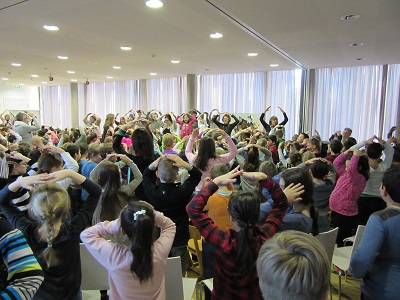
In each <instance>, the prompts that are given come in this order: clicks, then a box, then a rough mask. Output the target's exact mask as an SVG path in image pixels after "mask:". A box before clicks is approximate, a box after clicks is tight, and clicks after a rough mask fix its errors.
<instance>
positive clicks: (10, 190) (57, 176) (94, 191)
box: [0, 170, 101, 300]
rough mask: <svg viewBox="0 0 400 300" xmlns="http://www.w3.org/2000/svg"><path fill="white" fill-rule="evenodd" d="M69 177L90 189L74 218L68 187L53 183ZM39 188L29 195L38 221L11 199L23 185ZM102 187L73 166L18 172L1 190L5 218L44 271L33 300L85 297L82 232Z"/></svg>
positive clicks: (2, 209) (1, 205)
mask: <svg viewBox="0 0 400 300" xmlns="http://www.w3.org/2000/svg"><path fill="white" fill-rule="evenodd" d="M67 177H69V178H71V179H72V180H74V181H75V182H76V183H78V184H80V185H82V187H83V188H85V189H86V190H87V191H88V192H89V196H88V198H87V200H86V202H85V203H84V204H83V205H82V207H81V208H80V209H79V211H78V213H77V215H76V216H75V217H74V218H72V220H71V221H66V220H67V216H68V215H69V209H70V206H71V202H70V199H69V196H68V192H67V191H66V189H65V188H63V187H62V186H60V185H58V184H56V183H53V182H57V181H59V180H63V179H65V178H67ZM34 187H35V190H34V192H33V194H32V197H31V212H32V217H33V218H34V221H32V220H31V219H28V218H27V217H26V216H25V215H24V213H23V212H21V211H19V210H18V208H17V207H16V206H15V205H14V204H12V203H11V202H10V201H11V199H12V198H13V195H14V193H15V192H17V191H18V190H19V189H20V188H26V189H30V190H33V189H34ZM100 194H101V187H100V186H98V185H97V184H96V183H94V182H93V181H91V180H90V179H86V178H85V177H84V176H82V175H80V174H78V173H76V172H74V171H71V170H61V171H57V172H54V173H52V174H40V175H35V176H27V177H20V178H18V180H17V181H15V182H13V183H11V184H10V185H8V186H6V187H5V188H3V189H2V190H1V191H0V209H1V211H2V212H3V214H4V215H5V217H6V219H7V221H8V222H9V223H10V224H11V225H12V226H13V227H14V228H18V229H19V230H21V232H22V233H23V234H24V236H25V238H26V239H27V241H28V244H29V246H30V247H31V248H32V251H33V253H34V254H35V256H36V258H37V259H38V261H39V264H40V266H41V267H42V269H43V272H44V281H43V283H42V285H41V286H40V288H39V290H38V292H37V293H36V295H35V299H38V300H42V299H45V300H47V299H57V300H75V299H77V300H78V299H81V297H82V295H81V290H80V286H81V277H82V272H81V261H80V254H79V242H80V240H79V235H80V233H81V232H82V231H83V230H84V229H85V228H86V227H87V226H89V225H90V221H91V218H92V215H93V212H94V210H95V208H96V205H97V202H98V200H99V197H100Z"/></svg>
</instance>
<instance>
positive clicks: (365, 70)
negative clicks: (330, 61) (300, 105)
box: [305, 66, 383, 140]
mask: <svg viewBox="0 0 400 300" xmlns="http://www.w3.org/2000/svg"><path fill="white" fill-rule="evenodd" d="M382 71H383V66H367V67H351V68H326V69H317V70H315V92H314V95H315V99H314V108H313V109H314V114H313V122H312V124H313V126H312V127H313V128H312V130H314V129H317V130H318V131H319V132H320V134H321V137H322V139H323V140H327V139H328V138H329V137H330V135H331V134H333V133H334V132H335V131H337V130H343V129H344V128H345V127H349V128H351V129H352V130H353V134H352V136H353V137H355V138H356V139H357V140H363V139H367V138H369V137H371V136H372V135H374V134H378V133H377V130H378V128H379V122H380V121H381V118H380V115H379V111H380V105H381V89H382ZM305 109H307V108H305Z"/></svg>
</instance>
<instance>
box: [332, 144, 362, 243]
mask: <svg viewBox="0 0 400 300" xmlns="http://www.w3.org/2000/svg"><path fill="white" fill-rule="evenodd" d="M350 152H353V156H352V157H351V159H350V160H348V154H349V153H350ZM333 165H334V166H335V168H336V171H337V174H338V175H339V176H340V177H339V180H338V181H337V183H336V186H335V188H334V190H333V191H332V194H331V196H330V198H329V207H330V209H331V210H332V213H331V226H333V227H339V232H338V235H337V239H336V243H337V244H338V246H339V247H341V246H343V239H345V238H347V237H349V236H351V232H352V228H353V225H355V221H356V217H357V214H358V206H357V199H358V198H359V197H360V195H361V193H362V192H363V190H364V188H365V185H366V184H367V180H368V178H369V165H368V158H367V156H365V155H363V153H362V151H360V150H357V149H355V150H352V149H349V150H347V151H346V152H344V153H341V154H340V155H339V156H338V157H337V158H336V159H335V160H334V162H333Z"/></svg>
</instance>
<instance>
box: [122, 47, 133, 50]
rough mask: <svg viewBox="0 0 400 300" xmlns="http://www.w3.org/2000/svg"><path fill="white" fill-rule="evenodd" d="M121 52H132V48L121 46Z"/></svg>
mask: <svg viewBox="0 0 400 300" xmlns="http://www.w3.org/2000/svg"><path fill="white" fill-rule="evenodd" d="M121 50H124V51H130V50H132V47H129V46H121Z"/></svg>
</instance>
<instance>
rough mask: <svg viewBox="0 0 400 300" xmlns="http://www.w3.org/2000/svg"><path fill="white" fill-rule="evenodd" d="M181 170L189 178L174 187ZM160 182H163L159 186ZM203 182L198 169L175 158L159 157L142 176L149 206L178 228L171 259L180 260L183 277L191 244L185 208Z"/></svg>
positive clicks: (171, 155)
mask: <svg viewBox="0 0 400 300" xmlns="http://www.w3.org/2000/svg"><path fill="white" fill-rule="evenodd" d="M179 168H185V169H187V170H188V172H189V175H190V177H189V178H188V179H186V181H185V182H184V183H183V184H182V185H181V184H179V183H178V184H177V183H175V181H176V180H177V178H178V177H179V174H178V169H179ZM156 169H157V170H156ZM157 178H159V179H160V183H158V184H157ZM200 178H201V172H200V171H199V170H198V169H197V168H196V167H194V166H192V165H189V164H188V163H187V162H185V161H183V160H182V159H181V158H180V157H179V156H178V155H174V154H167V155H165V156H163V157H159V158H158V159H156V160H155V161H154V162H152V163H151V164H150V166H149V167H148V168H146V170H145V171H144V172H143V187H144V191H145V193H146V196H147V198H148V199H149V202H150V204H151V205H153V206H154V208H155V209H156V210H158V211H160V212H162V213H164V214H165V215H166V216H167V217H169V218H171V220H172V221H174V222H175V224H176V236H175V239H174V243H173V245H172V248H171V252H170V257H173V256H180V257H181V263H182V274H183V275H184V274H185V272H186V265H187V260H188V257H187V242H188V241H189V218H188V215H187V213H186V205H187V203H188V202H189V200H190V197H191V196H192V194H193V191H194V189H195V187H196V185H197V184H198V183H199V182H200Z"/></svg>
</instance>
